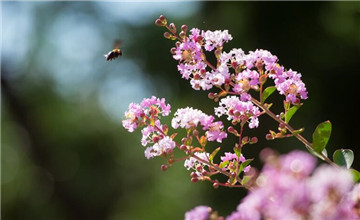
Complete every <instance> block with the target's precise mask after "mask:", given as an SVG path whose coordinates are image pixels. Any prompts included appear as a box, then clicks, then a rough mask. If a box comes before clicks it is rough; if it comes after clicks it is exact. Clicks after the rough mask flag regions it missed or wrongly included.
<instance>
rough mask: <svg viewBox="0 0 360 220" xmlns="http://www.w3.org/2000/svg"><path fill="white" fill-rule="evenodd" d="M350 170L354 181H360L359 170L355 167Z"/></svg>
mask: <svg viewBox="0 0 360 220" xmlns="http://www.w3.org/2000/svg"><path fill="white" fill-rule="evenodd" d="M350 172H351V174H352V175H353V179H354V182H356V183H357V182H360V172H359V171H357V170H355V169H350Z"/></svg>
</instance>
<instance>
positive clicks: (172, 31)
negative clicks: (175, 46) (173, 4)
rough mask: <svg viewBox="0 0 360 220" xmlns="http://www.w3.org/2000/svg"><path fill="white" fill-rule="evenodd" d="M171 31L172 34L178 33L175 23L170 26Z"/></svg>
mask: <svg viewBox="0 0 360 220" xmlns="http://www.w3.org/2000/svg"><path fill="white" fill-rule="evenodd" d="M169 29H170V31H171V33H173V34H175V33H176V26H175V24H174V23H171V24H170V25H169Z"/></svg>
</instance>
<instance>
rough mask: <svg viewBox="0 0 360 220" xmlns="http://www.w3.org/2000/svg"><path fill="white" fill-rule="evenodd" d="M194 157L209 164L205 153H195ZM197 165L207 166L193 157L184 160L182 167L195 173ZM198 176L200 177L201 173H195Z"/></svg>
mask: <svg viewBox="0 0 360 220" xmlns="http://www.w3.org/2000/svg"><path fill="white" fill-rule="evenodd" d="M194 155H195V156H196V157H198V158H200V159H202V160H204V161H206V162H209V156H210V154H209V153H206V152H195V153H194ZM197 165H201V166H202V167H205V166H207V164H204V163H203V162H202V161H199V160H197V159H196V158H194V157H190V158H189V159H186V160H185V161H184V166H185V167H186V169H188V170H190V169H193V170H195V171H196V166H197ZM197 174H198V176H202V174H201V173H199V172H197Z"/></svg>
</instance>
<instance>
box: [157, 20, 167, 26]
mask: <svg viewBox="0 0 360 220" xmlns="http://www.w3.org/2000/svg"><path fill="white" fill-rule="evenodd" d="M155 25H156V26H159V27H163V26H165V25H164V24H163V23H162V22H161V20H160V19H156V20H155Z"/></svg>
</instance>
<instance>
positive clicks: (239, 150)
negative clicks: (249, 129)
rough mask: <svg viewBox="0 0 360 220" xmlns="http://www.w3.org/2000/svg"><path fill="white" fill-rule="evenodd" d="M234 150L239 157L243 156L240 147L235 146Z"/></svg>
mask: <svg viewBox="0 0 360 220" xmlns="http://www.w3.org/2000/svg"><path fill="white" fill-rule="evenodd" d="M234 152H235V154H236V156H237V157H240V156H241V148H240V147H234Z"/></svg>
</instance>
